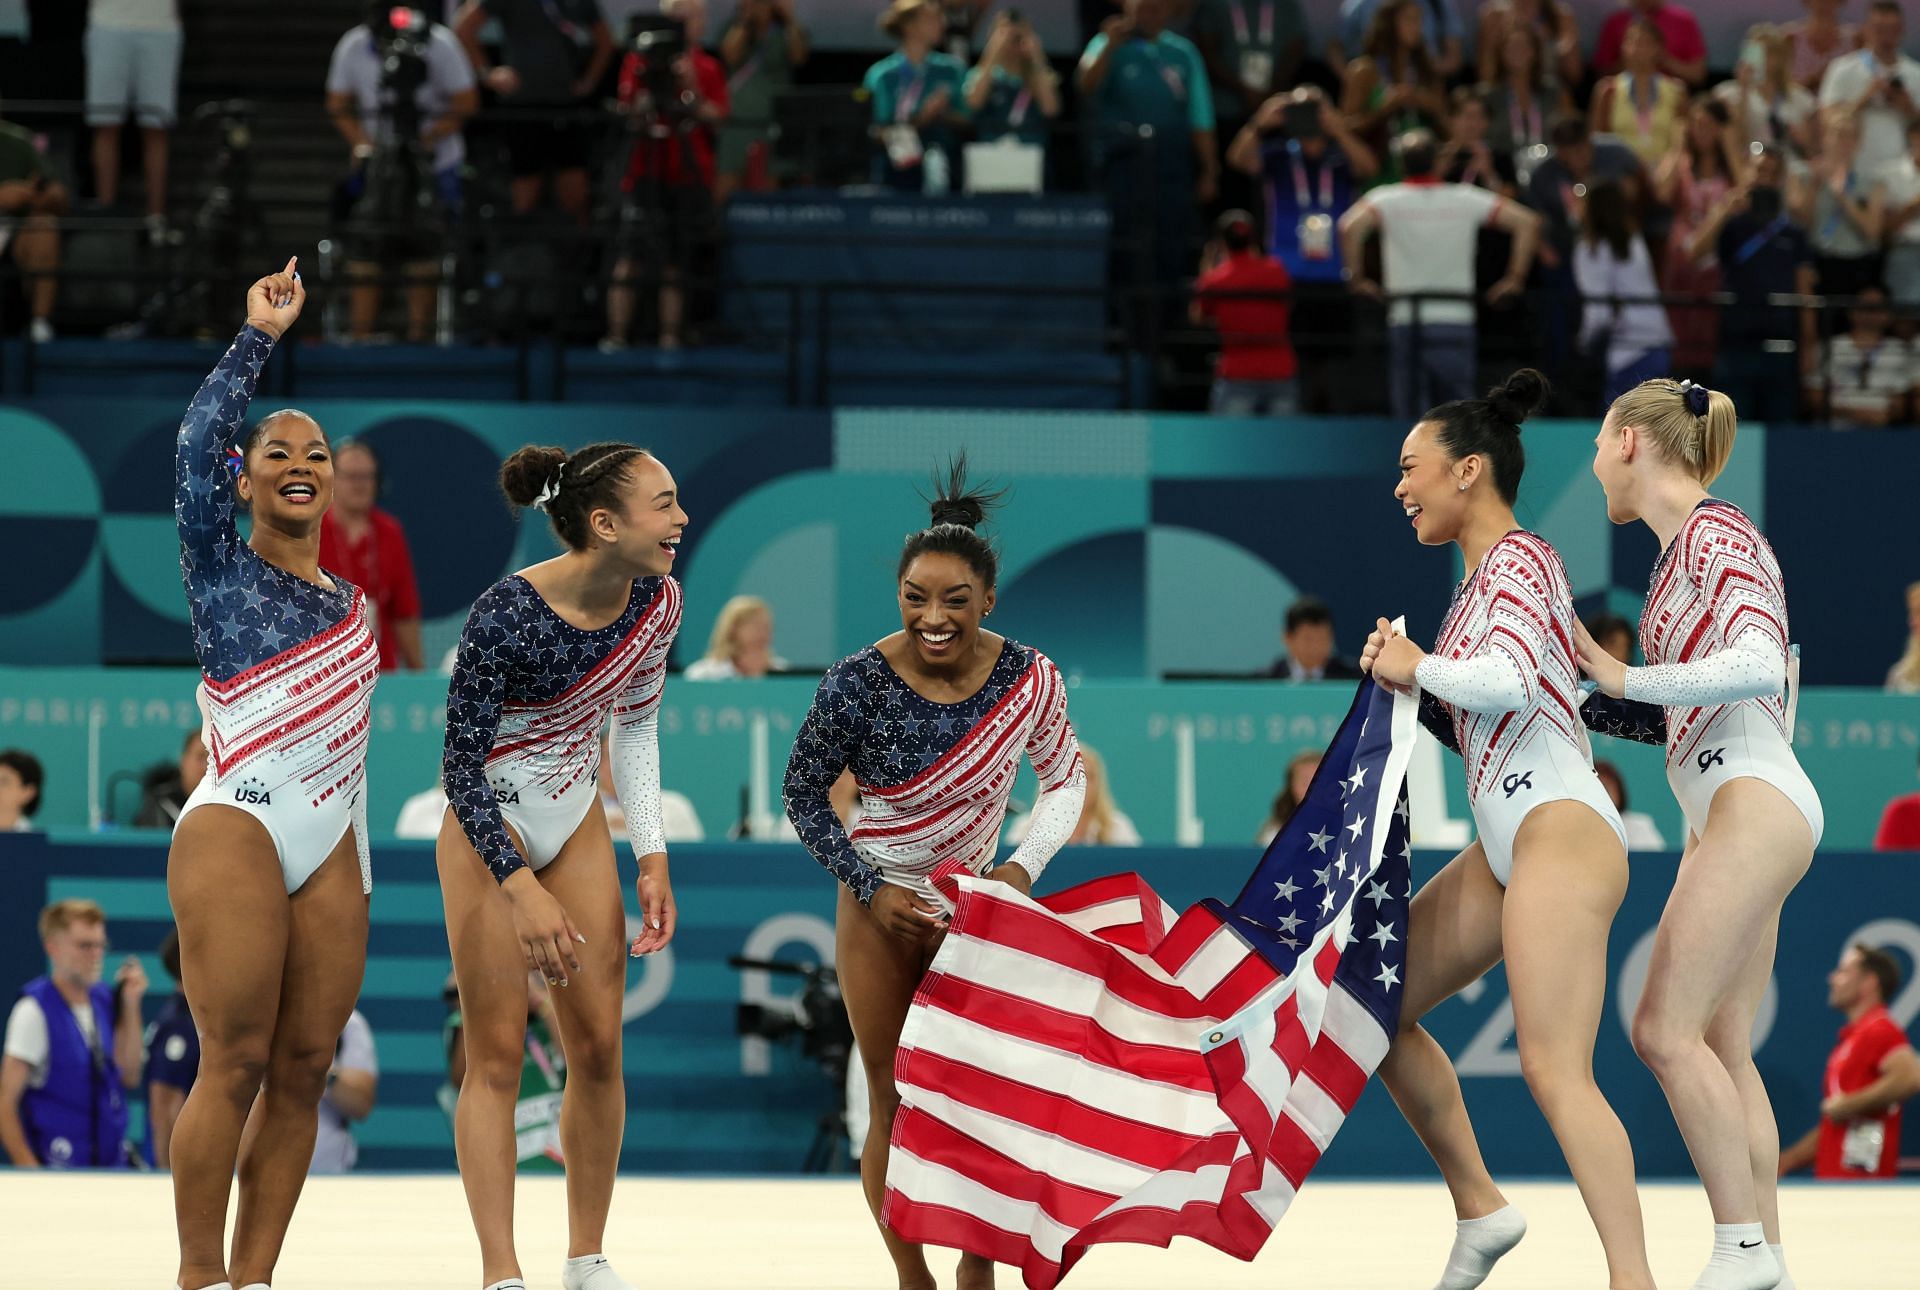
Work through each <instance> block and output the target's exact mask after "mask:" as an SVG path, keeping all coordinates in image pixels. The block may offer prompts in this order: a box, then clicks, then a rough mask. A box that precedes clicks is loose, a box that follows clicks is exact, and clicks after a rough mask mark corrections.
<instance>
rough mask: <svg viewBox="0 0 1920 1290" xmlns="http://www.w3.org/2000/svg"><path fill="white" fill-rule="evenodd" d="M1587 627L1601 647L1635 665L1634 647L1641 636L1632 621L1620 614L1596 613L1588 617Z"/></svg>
mask: <svg viewBox="0 0 1920 1290" xmlns="http://www.w3.org/2000/svg"><path fill="white" fill-rule="evenodd" d="M1586 629H1587V635H1589V636H1591V637H1593V639H1594V643H1595V644H1597V645H1599V646H1600V648H1601V649H1603V650H1605V651H1606V652H1607V653H1609V654H1611V655H1613V656H1614V657H1615V658H1617V659H1619V660H1620V661H1621V662H1622V663H1625V664H1627V665H1628V666H1629V667H1631V666H1632V665H1633V648H1634V646H1635V644H1637V643H1638V640H1639V636H1638V633H1636V632H1635V631H1634V628H1633V624H1632V623H1630V622H1628V621H1627V620H1626V619H1624V618H1622V617H1621V616H1620V615H1619V614H1595V615H1594V616H1593V617H1591V618H1589V619H1587V621H1586Z"/></svg>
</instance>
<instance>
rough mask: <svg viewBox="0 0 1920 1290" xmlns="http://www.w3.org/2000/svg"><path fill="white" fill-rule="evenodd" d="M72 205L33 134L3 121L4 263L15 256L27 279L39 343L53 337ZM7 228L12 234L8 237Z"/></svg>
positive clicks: (30, 329) (30, 327) (0, 257)
mask: <svg viewBox="0 0 1920 1290" xmlns="http://www.w3.org/2000/svg"><path fill="white" fill-rule="evenodd" d="M71 204H72V203H71V201H70V200H69V198H68V195H67V189H66V186H65V185H64V184H61V183H58V182H56V181H55V180H54V179H53V178H52V177H51V176H50V175H49V174H48V173H47V166H46V160H45V159H44V158H43V157H41V155H40V148H39V146H38V145H37V144H35V143H34V139H33V136H32V135H31V134H29V133H28V132H27V131H25V130H23V129H21V128H20V127H19V126H17V125H14V124H12V123H11V122H7V121H0V262H4V261H6V260H11V261H12V262H13V267H14V268H15V269H17V270H19V272H20V273H21V275H22V276H23V277H24V278H25V285H26V291H27V312H28V322H27V334H28V335H29V336H31V337H32V338H33V342H34V344H36V345H44V344H46V343H47V342H48V341H50V340H52V339H53V303H54V300H55V299H56V298H57V297H58V296H59V294H60V280H59V279H58V278H57V277H55V276H54V275H55V274H58V273H59V272H60V217H61V216H62V215H65V214H66V213H67V211H68V209H69V207H70V206H71ZM6 226H10V229H8V228H7V227H6ZM7 231H10V232H11V234H12V236H10V237H9V236H6V232H7ZM41 275H44V276H41Z"/></svg>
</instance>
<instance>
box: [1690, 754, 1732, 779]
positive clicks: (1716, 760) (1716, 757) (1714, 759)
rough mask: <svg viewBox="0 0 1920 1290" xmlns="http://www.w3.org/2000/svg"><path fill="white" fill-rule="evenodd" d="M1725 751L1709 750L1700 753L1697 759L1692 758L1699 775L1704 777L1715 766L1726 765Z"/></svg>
mask: <svg viewBox="0 0 1920 1290" xmlns="http://www.w3.org/2000/svg"><path fill="white" fill-rule="evenodd" d="M1726 751H1727V750H1726V749H1725V748H1709V749H1707V750H1706V751H1705V752H1703V753H1701V754H1700V755H1699V756H1698V757H1696V758H1694V761H1695V762H1696V763H1697V764H1698V765H1699V767H1700V773H1701V774H1702V775H1704V774H1706V773H1707V772H1708V771H1709V770H1712V769H1713V768H1714V767H1715V766H1724V765H1726V764H1727V759H1726V756H1725V754H1726Z"/></svg>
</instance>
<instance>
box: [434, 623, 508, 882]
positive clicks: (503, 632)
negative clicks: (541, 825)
mask: <svg viewBox="0 0 1920 1290" xmlns="http://www.w3.org/2000/svg"><path fill="white" fill-rule="evenodd" d="M505 594H506V593H505V592H503V591H502V589H501V588H500V587H495V588H494V589H492V590H490V591H488V592H487V593H486V594H485V595H483V596H481V597H480V599H479V600H477V601H475V602H474V606H473V612H472V613H470V614H468V615H467V625H466V627H465V628H464V629H462V630H461V633H460V648H459V650H458V651H457V652H456V653H455V655H454V661H453V681H452V684H451V685H449V687H448V689H447V742H446V749H445V752H444V753H443V755H442V757H441V761H440V782H441V784H442V786H443V787H445V789H446V792H447V804H448V805H450V806H451V807H453V813H454V815H455V816H456V817H457V818H458V819H459V821H460V828H461V830H462V831H463V832H465V833H466V835H467V841H469V842H471V843H472V844H473V849H474V850H475V851H476V852H478V853H479V855H480V858H481V859H482V860H483V861H485V862H486V865H487V868H488V870H489V871H490V872H492V874H493V878H494V881H495V882H505V881H506V880H507V876H508V875H509V874H511V873H512V872H513V871H514V870H515V869H519V868H522V867H524V866H525V865H526V863H527V860H526V857H525V856H523V855H521V854H520V850H519V848H518V847H516V846H514V845H513V838H512V837H511V836H510V835H509V834H508V833H507V825H506V821H505V820H503V819H502V818H501V816H500V802H499V799H498V798H497V797H496V796H495V795H494V792H493V785H492V784H491V783H489V782H488V781H487V754H489V753H491V752H492V751H493V743H494V737H495V736H496V735H497V734H498V733H499V730H500V709H501V706H502V705H503V704H505V702H506V699H507V677H508V673H509V671H510V669H511V653H512V649H513V633H512V631H511V630H509V627H508V623H509V622H510V619H509V617H508V616H507V615H504V614H502V613H501V612H500V609H501V607H502V606H501V605H500V603H499V602H500V601H501V599H502V598H503V596H504V595H505Z"/></svg>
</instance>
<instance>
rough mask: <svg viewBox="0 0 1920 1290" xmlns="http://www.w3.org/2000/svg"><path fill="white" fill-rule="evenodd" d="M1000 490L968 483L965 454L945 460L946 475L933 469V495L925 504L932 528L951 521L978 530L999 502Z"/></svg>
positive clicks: (962, 526) (1001, 492) (965, 527)
mask: <svg viewBox="0 0 1920 1290" xmlns="http://www.w3.org/2000/svg"><path fill="white" fill-rule="evenodd" d="M1003 493H1004V490H999V489H995V490H991V491H990V490H987V489H982V488H977V487H971V486H969V484H968V483H967V454H965V453H964V452H963V453H960V454H959V455H958V456H956V457H954V458H953V459H952V460H951V461H949V462H948V463H947V469H946V472H945V478H942V477H941V473H940V472H938V471H936V472H934V477H933V497H932V499H931V500H930V501H929V502H928V504H927V512H928V514H929V515H930V516H931V518H932V523H931V527H933V528H939V527H940V526H941V525H943V524H953V525H957V526H958V527H960V528H963V529H977V528H979V527H980V525H981V524H982V523H983V522H984V521H985V520H986V518H987V512H988V511H990V510H992V509H993V507H994V506H996V505H998V504H999V501H1000V498H1001V497H1002V495H1003Z"/></svg>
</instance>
